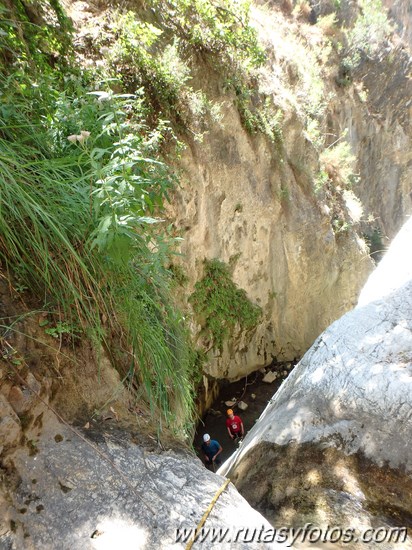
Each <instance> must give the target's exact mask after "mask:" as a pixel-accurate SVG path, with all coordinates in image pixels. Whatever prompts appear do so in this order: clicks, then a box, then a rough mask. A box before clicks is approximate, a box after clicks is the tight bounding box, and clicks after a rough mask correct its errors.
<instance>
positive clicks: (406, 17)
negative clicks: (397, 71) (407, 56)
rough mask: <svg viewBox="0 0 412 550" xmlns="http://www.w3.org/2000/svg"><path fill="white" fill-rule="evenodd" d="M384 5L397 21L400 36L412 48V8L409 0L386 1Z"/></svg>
mask: <svg viewBox="0 0 412 550" xmlns="http://www.w3.org/2000/svg"><path fill="white" fill-rule="evenodd" d="M383 4H384V5H385V6H386V7H387V8H388V11H389V15H390V17H391V18H392V19H393V20H394V21H395V24H396V28H397V31H398V34H399V35H400V36H401V38H402V39H403V40H404V41H405V42H406V43H407V44H409V47H412V7H411V3H410V2H409V0H384V2H383Z"/></svg>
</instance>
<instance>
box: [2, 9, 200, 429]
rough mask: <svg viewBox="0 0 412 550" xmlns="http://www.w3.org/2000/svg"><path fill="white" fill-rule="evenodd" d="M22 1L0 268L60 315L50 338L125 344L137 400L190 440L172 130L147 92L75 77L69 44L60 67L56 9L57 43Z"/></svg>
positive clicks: (14, 32) (86, 75)
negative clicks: (166, 144) (176, 283)
mask: <svg viewBox="0 0 412 550" xmlns="http://www.w3.org/2000/svg"><path fill="white" fill-rule="evenodd" d="M14 5H15V10H14V11H10V12H7V14H6V12H5V11H4V9H3V10H2V11H3V14H6V15H7V17H5V19H4V20H3V21H2V23H1V28H0V30H1V33H0V40H1V45H2V57H1V67H0V69H1V70H0V96H1V97H0V100H1V107H0V109H1V122H0V173H1V178H0V204H1V210H0V259H1V263H2V266H3V267H4V268H6V271H7V272H10V273H17V274H18V280H19V284H20V285H21V286H22V288H24V289H25V288H30V290H31V291H32V292H33V293H35V294H36V295H37V296H38V297H41V298H42V299H43V300H44V303H45V307H46V305H47V309H48V310H49V311H51V312H53V309H54V311H56V313H57V312H59V318H60V321H59V322H58V324H56V325H55V326H53V327H50V328H48V329H46V331H49V334H51V336H57V337H59V336H60V335H62V334H67V332H68V331H69V332H72V331H71V330H70V329H71V327H74V326H76V327H77V326H79V327H80V328H81V330H82V331H83V332H84V333H85V334H86V335H88V336H89V337H90V338H91V339H92V341H94V342H96V343H104V344H105V347H106V349H109V350H111V349H112V348H111V346H114V348H115V349H113V350H112V351H113V353H112V357H113V358H114V357H115V356H116V357H119V355H121V359H120V360H118V361H116V364H115V366H116V367H117V368H118V369H119V371H120V372H121V374H122V375H123V376H125V375H128V378H129V381H130V382H133V385H134V386H138V388H139V389H138V392H137V396H136V398H138V397H140V398H145V399H147V400H148V402H149V403H150V405H151V407H152V411H153V413H154V414H156V415H157V416H159V418H160V420H159V421H160V424H161V423H162V422H166V423H167V424H168V425H173V427H175V428H176V430H177V431H178V433H179V435H182V434H183V432H182V429H184V428H185V426H186V422H187V421H188V419H190V421H191V420H192V416H193V415H192V398H193V397H192V394H193V384H192V379H193V374H192V369H193V366H194V362H195V361H197V358H196V353H195V352H194V351H193V349H192V346H191V343H190V338H189V334H188V331H187V329H186V326H185V323H184V319H183V318H182V316H181V315H180V313H179V312H178V310H177V309H176V307H175V305H174V303H173V300H172V297H171V291H170V273H169V272H168V270H167V269H166V268H165V265H167V261H168V256H169V255H170V253H171V252H172V251H173V246H174V242H173V239H171V238H170V237H168V235H167V232H166V230H165V228H163V225H162V220H161V218H160V215H161V211H162V207H163V203H164V201H165V200H167V199H168V191H169V190H170V189H171V188H172V186H173V184H174V178H173V175H172V174H171V172H170V170H169V169H168V167H167V166H166V165H165V164H164V163H163V162H162V161H161V160H160V157H159V154H160V146H161V144H162V142H163V141H164V139H165V136H166V135H172V130H171V128H170V125H169V124H168V123H167V122H166V121H164V120H161V119H160V118H159V119H158V120H157V124H156V125H155V126H151V127H149V126H148V124H147V122H146V115H147V113H148V108H147V104H146V101H145V97H144V94H143V92H141V91H138V92H137V93H135V94H122V93H114V92H113V89H112V87H114V86H118V82H114V81H113V80H112V79H109V80H107V79H102V78H101V76H102V75H101V74H97V73H95V72H94V71H86V70H78V69H77V68H75V63H74V60H73V59H72V58H71V56H70V48H67V51H68V52H69V54H67V55H66V56H64V57H63V55H62V59H61V60H59V63H58V64H57V60H56V59H55V58H53V61H52V60H51V58H50V55H51V54H50V51H51V50H52V49H53V48H54V46H55V41H57V36H59V33H60V32H61V31H62V28H63V27H62V24H61V23H59V21H60V19H61V11H60V9H57V4H55V3H54V2H53V4H52V5H49V6H47V8H48V9H49V10H52V12H53V13H54V14H55V16H56V28H55V34H53V33H52V30H53V29H52V27H51V26H50V25H49V26H46V27H47V32H48V34H46V35H45V34H44V33H43V31H42V32H41V33H40V31H37V27H36V25H34V24H33V23H30V22H28V21H26V20H25V19H20V17H22V15H21V10H20V7H21V4H20V2H18V1H16V2H15V4H14ZM41 5H44V3H43V4H41ZM34 7H36V9H37V8H38V9H39V10H40V7H39V6H37V5H34ZM33 9H34V8H33ZM59 17H60V19H59ZM26 23H27V24H26ZM33 28H35V29H36V32H32V29H33ZM39 33H40V34H39ZM49 36H51V37H52V38H50V39H49ZM66 39H67V35H66ZM31 52H34V53H35V56H34V53H33V55H31ZM61 54H63V51H61ZM119 347H120V353H119Z"/></svg>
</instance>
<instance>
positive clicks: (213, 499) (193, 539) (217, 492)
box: [185, 478, 230, 550]
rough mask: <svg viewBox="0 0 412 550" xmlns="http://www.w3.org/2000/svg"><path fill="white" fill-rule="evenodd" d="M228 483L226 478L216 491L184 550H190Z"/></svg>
mask: <svg viewBox="0 0 412 550" xmlns="http://www.w3.org/2000/svg"><path fill="white" fill-rule="evenodd" d="M229 483H230V479H229V478H227V480H226V481H225V482H224V484H223V485H222V486H221V487H220V488H219V489H218V490H217V491H216V494H215V496H214V497H213V498H212V501H211V502H210V504H209V506H208V508H207V510H206V512H205V513H204V514H203V517H202V519H201V520H200V521H199V524H198V526H197V527H196V533H195V535H194V537H193V538H192V540H190V541H189V542H188V543H187V545H186V549H185V550H190V549H191V548H192V546H193V543H194V542H195V540H196V537H197V535H198V534H199V533H200V530H201V528H202V527H203V525H204V524H205V521H206V520H207V518H208V515H209V514H210V512H211V511H212V508H213V506H214V505H215V504H216V501H217V499H218V498H219V497H220V495H221V494H222V493H223V491H224V490H225V489H226V487H227V486H228V485H229Z"/></svg>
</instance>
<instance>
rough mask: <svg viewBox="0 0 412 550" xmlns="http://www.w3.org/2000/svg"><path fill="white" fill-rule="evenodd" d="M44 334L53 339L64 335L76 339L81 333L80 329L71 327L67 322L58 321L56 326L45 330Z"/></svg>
mask: <svg viewBox="0 0 412 550" xmlns="http://www.w3.org/2000/svg"><path fill="white" fill-rule="evenodd" d="M44 332H45V333H46V334H49V335H50V336H53V338H60V337H61V336H62V335H66V336H70V337H75V336H77V335H78V334H79V333H80V332H81V331H80V330H79V328H78V327H75V326H74V325H71V324H70V323H68V322H67V321H63V322H62V321H58V322H57V323H56V324H55V325H54V326H52V327H48V328H45V329H44Z"/></svg>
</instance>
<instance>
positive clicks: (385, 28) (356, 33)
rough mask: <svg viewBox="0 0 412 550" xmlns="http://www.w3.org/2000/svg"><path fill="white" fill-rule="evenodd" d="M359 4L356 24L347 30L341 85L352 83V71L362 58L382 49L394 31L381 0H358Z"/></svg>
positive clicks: (370, 56) (341, 68)
mask: <svg viewBox="0 0 412 550" xmlns="http://www.w3.org/2000/svg"><path fill="white" fill-rule="evenodd" d="M358 5H359V8H360V10H359V15H358V17H357V19H356V22H355V24H354V25H353V27H351V28H350V29H347V30H345V35H346V45H345V48H344V52H343V54H344V55H343V58H342V61H341V67H340V75H339V78H338V83H339V84H341V85H346V84H350V83H351V81H352V72H353V71H354V70H355V69H356V68H357V67H358V66H359V65H360V64H361V62H362V60H364V59H367V58H372V57H374V56H376V54H378V53H380V52H381V51H382V45H383V44H384V42H385V40H386V39H387V38H388V36H389V35H390V33H391V32H392V25H391V23H390V21H389V19H388V17H387V14H386V10H385V8H384V7H383V5H382V1H381V0H358Z"/></svg>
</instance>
